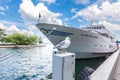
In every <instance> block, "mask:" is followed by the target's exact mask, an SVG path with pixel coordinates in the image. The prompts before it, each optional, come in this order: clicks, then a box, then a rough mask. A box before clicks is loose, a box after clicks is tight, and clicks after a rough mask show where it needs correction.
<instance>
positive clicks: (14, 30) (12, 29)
mask: <svg viewBox="0 0 120 80" xmlns="http://www.w3.org/2000/svg"><path fill="white" fill-rule="evenodd" d="M6 30H7V31H12V32H17V31H20V30H19V29H18V28H17V27H16V26H15V25H11V26H9V27H7V28H6Z"/></svg>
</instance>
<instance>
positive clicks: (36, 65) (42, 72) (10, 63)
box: [0, 45, 52, 80]
mask: <svg viewBox="0 0 120 80" xmlns="http://www.w3.org/2000/svg"><path fill="white" fill-rule="evenodd" d="M8 53H15V55H14V56H12V57H11V58H9V59H7V60H5V61H3V62H0V80H49V79H47V78H46V76H47V75H49V74H50V73H51V72H52V68H51V66H52V48H51V47H50V46H49V45H48V46H46V47H35V48H4V49H2V50H1V49H0V56H3V55H5V54H8Z"/></svg>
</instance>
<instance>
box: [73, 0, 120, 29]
mask: <svg viewBox="0 0 120 80" xmlns="http://www.w3.org/2000/svg"><path fill="white" fill-rule="evenodd" d="M119 7H120V0H119V1H117V2H114V3H110V2H108V1H105V2H103V3H102V4H101V5H100V6H98V5H96V4H94V5H91V6H88V7H87V8H85V9H82V10H80V11H78V12H77V13H76V14H75V15H74V16H73V17H72V19H74V18H77V17H82V18H83V19H84V20H88V21H90V20H91V19H92V17H93V16H92V15H93V14H94V21H98V22H100V21H102V23H103V24H105V25H108V26H111V27H110V28H111V29H113V30H117V29H119V30H120V28H119V27H120V14H119V13H120V8H119Z"/></svg>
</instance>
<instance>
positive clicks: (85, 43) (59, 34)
mask: <svg viewBox="0 0 120 80" xmlns="http://www.w3.org/2000/svg"><path fill="white" fill-rule="evenodd" d="M37 27H38V28H39V29H40V30H42V29H44V30H45V31H46V30H47V31H48V33H49V32H50V31H52V29H53V28H56V30H53V31H52V32H51V33H50V34H49V35H47V37H48V39H49V40H50V41H51V42H52V43H53V44H54V45H56V44H58V43H59V42H60V41H61V40H64V39H65V37H66V36H70V38H71V45H70V46H69V47H68V48H67V51H69V52H74V53H76V59H86V58H96V57H102V56H105V55H108V54H111V53H112V52H115V51H116V50H117V45H116V42H115V41H112V40H110V39H108V38H106V37H104V36H102V35H100V34H97V33H95V32H91V31H87V30H83V29H76V28H71V27H63V26H58V25H52V24H45V23H39V24H37ZM43 33H44V32H43ZM44 34H45V33H44Z"/></svg>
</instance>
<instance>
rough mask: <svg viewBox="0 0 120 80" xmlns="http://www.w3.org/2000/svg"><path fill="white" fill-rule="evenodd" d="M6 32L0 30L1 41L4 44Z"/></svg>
mask: <svg viewBox="0 0 120 80" xmlns="http://www.w3.org/2000/svg"><path fill="white" fill-rule="evenodd" d="M6 35H7V34H5V30H4V29H1V28H0V41H1V42H3V38H4V37H5V36H6Z"/></svg>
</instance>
